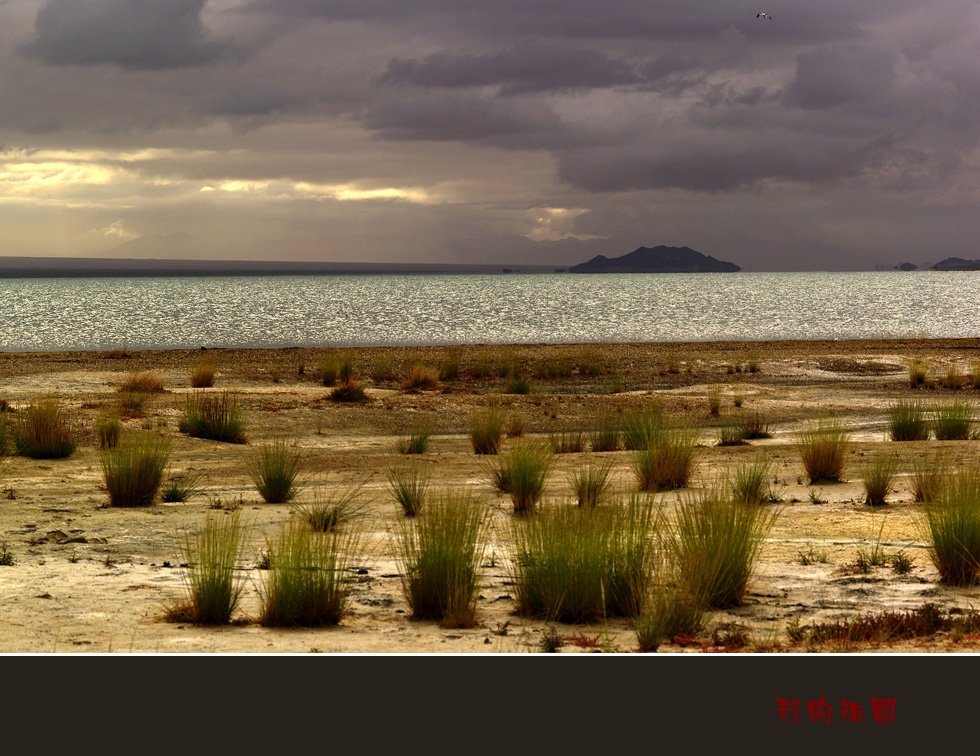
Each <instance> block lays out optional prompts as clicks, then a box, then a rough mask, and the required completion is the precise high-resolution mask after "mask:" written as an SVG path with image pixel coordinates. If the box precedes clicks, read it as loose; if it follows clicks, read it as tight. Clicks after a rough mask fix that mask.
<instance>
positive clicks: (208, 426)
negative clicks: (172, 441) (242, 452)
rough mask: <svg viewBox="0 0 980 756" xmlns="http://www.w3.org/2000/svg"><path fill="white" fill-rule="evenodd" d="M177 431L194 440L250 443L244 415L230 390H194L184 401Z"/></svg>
mask: <svg viewBox="0 0 980 756" xmlns="http://www.w3.org/2000/svg"><path fill="white" fill-rule="evenodd" d="M177 427H178V430H180V432H181V433H186V434H187V435H188V436H191V437H193V438H205V439H209V440H211V441H223V442H226V443H231V444H245V443H248V437H247V436H246V435H245V412H244V411H243V410H242V408H241V406H240V405H239V404H238V399H236V398H235V397H234V396H233V395H231V394H229V393H228V392H227V391H223V392H221V393H220V394H210V393H205V392H203V391H195V392H194V393H193V394H191V395H189V396H188V397H187V399H186V400H185V402H184V407H183V412H182V415H181V418H180V421H179V422H178V426H177Z"/></svg>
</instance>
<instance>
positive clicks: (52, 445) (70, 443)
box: [13, 397, 78, 459]
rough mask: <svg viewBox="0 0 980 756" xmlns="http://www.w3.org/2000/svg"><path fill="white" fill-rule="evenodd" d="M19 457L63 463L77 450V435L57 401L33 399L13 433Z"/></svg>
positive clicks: (15, 424)
mask: <svg viewBox="0 0 980 756" xmlns="http://www.w3.org/2000/svg"><path fill="white" fill-rule="evenodd" d="M13 437H14V448H15V449H16V450H17V453H18V454H20V455H21V456H24V457H30V458H32V459H63V458H65V457H70V456H71V455H72V453H74V451H75V449H77V448H78V434H77V432H76V430H75V427H74V425H73V424H72V422H71V420H70V419H69V417H68V415H67V414H66V413H65V412H64V410H62V408H61V404H60V401H59V400H58V399H57V398H56V397H45V398H40V399H34V400H32V401H31V402H30V404H28V406H27V409H26V410H25V411H24V412H23V413H21V414H20V415H18V418H17V421H16V422H15V423H14V429H13Z"/></svg>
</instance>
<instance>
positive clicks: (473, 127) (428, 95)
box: [365, 90, 563, 149]
mask: <svg viewBox="0 0 980 756" xmlns="http://www.w3.org/2000/svg"><path fill="white" fill-rule="evenodd" d="M365 123H366V125H367V126H368V128H371V129H373V130H375V131H378V132H380V133H381V135H382V136H385V137H387V138H389V139H399V140H411V139H417V140H422V141H429V140H445V141H472V142H480V143H486V144H495V145H499V146H505V147H509V148H514V149H518V148H520V149H527V148H531V147H536V148H545V147H551V146H554V145H555V144H556V143H557V142H556V140H560V139H562V138H563V137H562V126H561V121H560V119H559V118H558V117H557V116H556V115H555V113H554V112H553V111H552V110H551V109H550V108H549V107H548V106H547V105H545V104H543V103H539V102H536V101H532V100H525V99H506V100H500V99H496V98H492V97H484V96H480V95H477V94H472V93H467V92H445V91H438V90H436V91H426V90H423V91H420V92H415V93H411V94H408V93H406V94H398V93H394V94H393V95H392V96H391V97H387V98H384V99H379V100H378V101H376V103H375V104H374V106H373V107H372V108H371V109H370V110H369V112H368V114H367V117H366V120H365Z"/></svg>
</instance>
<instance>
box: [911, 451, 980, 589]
mask: <svg viewBox="0 0 980 756" xmlns="http://www.w3.org/2000/svg"><path fill="white" fill-rule="evenodd" d="M923 508H924V510H925V517H926V526H927V530H928V534H929V539H930V542H931V545H932V551H931V554H930V556H931V558H932V562H933V564H934V565H935V566H936V569H937V570H939V578H940V581H941V582H943V583H946V584H948V585H958V586H972V585H975V584H976V583H977V578H978V577H980V473H978V472H977V471H976V470H972V469H971V470H961V471H959V472H957V473H955V474H953V475H951V476H950V477H949V479H948V480H947V481H946V484H945V485H944V486H943V487H942V488H941V489H940V490H939V492H938V494H937V495H936V497H935V498H934V499H932V500H931V501H926V502H925V504H924V507H923Z"/></svg>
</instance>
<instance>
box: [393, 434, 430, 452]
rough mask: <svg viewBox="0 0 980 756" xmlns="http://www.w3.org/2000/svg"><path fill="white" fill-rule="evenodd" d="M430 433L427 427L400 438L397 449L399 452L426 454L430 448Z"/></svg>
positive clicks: (396, 445)
mask: <svg viewBox="0 0 980 756" xmlns="http://www.w3.org/2000/svg"><path fill="white" fill-rule="evenodd" d="M430 435H431V434H430V433H429V431H428V430H427V429H426V428H422V429H420V430H417V431H414V432H412V433H410V434H409V435H408V436H406V437H404V438H400V439H398V441H397V442H396V443H395V449H397V451H398V453H399V454H425V453H426V452H427V451H428V450H429V437H430Z"/></svg>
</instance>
